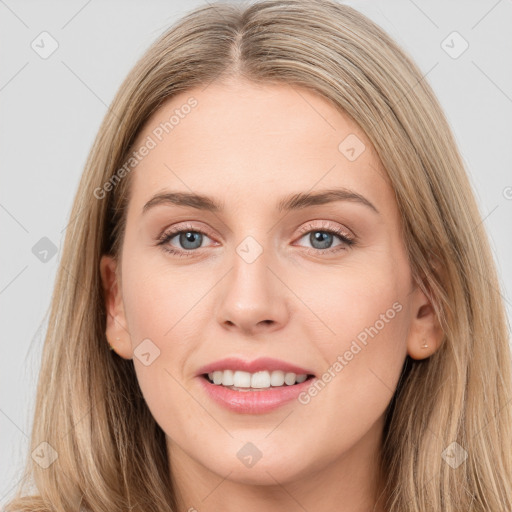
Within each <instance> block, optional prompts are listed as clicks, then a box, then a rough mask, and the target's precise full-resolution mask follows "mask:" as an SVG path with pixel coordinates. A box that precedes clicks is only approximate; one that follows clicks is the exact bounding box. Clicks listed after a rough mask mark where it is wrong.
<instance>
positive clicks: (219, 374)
mask: <svg viewBox="0 0 512 512" xmlns="http://www.w3.org/2000/svg"><path fill="white" fill-rule="evenodd" d="M307 377H308V376H307V375H306V374H305V373H302V374H299V375H297V374H295V373H293V372H283V371H281V370H275V371H273V372H269V371H267V370H263V371H260V372H255V373H249V372H243V371H239V370H236V371H233V370H216V371H214V372H210V373H209V374H208V378H209V379H210V381H212V382H213V383H214V384H217V385H222V386H227V387H229V386H233V387H235V388H254V389H265V388H270V387H279V386H283V385H284V384H286V385H287V386H292V385H293V384H295V383H297V384H300V383H301V382H304V381H305V380H306V379H307Z"/></svg>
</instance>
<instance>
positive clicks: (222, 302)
mask: <svg viewBox="0 0 512 512" xmlns="http://www.w3.org/2000/svg"><path fill="white" fill-rule="evenodd" d="M269 263H270V261H269V259H268V258H267V255H266V253H265V251H264V252H263V253H262V254H261V255H260V256H259V257H258V258H257V259H256V260H255V261H252V262H247V261H246V260H244V258H243V257H240V256H239V255H238V254H234V257H233V267H232V268H231V270H230V272H228V274H227V276H226V277H225V279H223V280H222V281H223V282H222V284H221V283H219V284H221V288H220V295H219V296H218V299H219V307H218V310H217V319H218V322H219V324H220V325H221V326H222V327H223V328H224V329H226V330H229V331H236V330H238V331H239V332H240V333H242V334H244V335H257V334H266V333H270V332H274V331H276V330H279V329H281V328H283V326H284V325H286V323H287V321H288V317H289V307H288V303H287V301H288V298H287V293H286V292H287V288H286V286H285V285H284V284H283V282H282V281H281V280H280V279H278V278H277V277H276V273H277V272H275V270H274V269H272V268H270V267H269Z"/></svg>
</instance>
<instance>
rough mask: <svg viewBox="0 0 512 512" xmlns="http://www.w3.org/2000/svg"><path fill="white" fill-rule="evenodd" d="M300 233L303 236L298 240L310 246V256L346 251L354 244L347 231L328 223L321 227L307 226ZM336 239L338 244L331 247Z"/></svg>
mask: <svg viewBox="0 0 512 512" xmlns="http://www.w3.org/2000/svg"><path fill="white" fill-rule="evenodd" d="M301 233H305V234H304V235H303V236H301V238H300V240H302V239H306V240H307V241H308V242H309V243H310V244H311V246H312V247H311V248H310V249H309V251H308V252H310V253H312V254H321V253H333V252H338V251H340V250H346V249H347V248H349V247H351V246H353V245H354V244H355V243H356V242H355V237H353V236H352V235H350V234H349V232H348V230H344V229H343V228H341V227H340V226H337V225H332V224H330V223H326V224H323V225H321V226H315V225H313V224H309V225H307V226H305V227H304V228H302V229H301ZM336 238H337V239H338V240H339V241H340V243H339V244H338V245H333V244H334V243H335V242H336Z"/></svg>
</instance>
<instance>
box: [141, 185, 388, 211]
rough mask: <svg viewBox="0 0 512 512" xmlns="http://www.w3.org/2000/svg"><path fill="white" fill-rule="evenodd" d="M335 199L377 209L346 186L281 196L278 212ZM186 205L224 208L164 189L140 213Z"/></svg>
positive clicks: (205, 198) (204, 198) (209, 199)
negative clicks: (170, 206) (159, 206)
mask: <svg viewBox="0 0 512 512" xmlns="http://www.w3.org/2000/svg"><path fill="white" fill-rule="evenodd" d="M336 201H352V202H356V203H359V204H362V205H364V206H367V207H368V208H370V209H371V210H373V211H374V212H375V213H377V214H379V210H377V208H376V207H375V206H374V205H373V204H372V203H371V202H370V201H369V200H368V199H366V197H364V196H362V195H361V194H358V193H357V192H354V191H353V190H349V189H347V188H335V189H327V190H320V191H318V192H314V193H309V192H300V193H296V194H291V195H289V196H286V197H285V198H283V199H282V200H281V201H279V203H278V204H277V210H278V211H279V212H283V211H287V212H288V211H291V210H301V209H304V208H308V207H310V206H317V205H322V204H329V203H333V202H336ZM162 204H163V205H175V206H188V207H190V208H196V209H197V210H205V211H209V212H213V213H218V212H221V211H222V210H223V209H224V205H223V203H220V202H218V201H216V200H215V199H213V198H212V197H209V196H205V195H201V194H195V193H190V192H173V191H165V192H161V193H158V194H156V195H154V196H153V197H152V198H151V199H150V200H149V201H148V202H147V203H146V204H145V205H144V207H143V209H142V213H143V214H144V213H146V212H147V211H148V210H149V209H151V208H153V207H155V206H157V205H162Z"/></svg>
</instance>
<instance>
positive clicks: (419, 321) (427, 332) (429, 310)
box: [407, 285, 444, 359]
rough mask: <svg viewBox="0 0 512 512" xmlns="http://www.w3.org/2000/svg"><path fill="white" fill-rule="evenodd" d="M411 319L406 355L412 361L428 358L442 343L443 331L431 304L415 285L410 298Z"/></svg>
mask: <svg viewBox="0 0 512 512" xmlns="http://www.w3.org/2000/svg"><path fill="white" fill-rule="evenodd" d="M411 304H412V314H413V319H412V321H411V325H410V327H409V333H408V336H407V353H408V354H409V356H410V357H412V358H413V359H426V358H427V357H430V356H431V355H432V354H433V353H434V352H435V351H436V350H437V349H438V348H439V347H440V346H441V343H442V341H443V336H444V333H443V330H442V328H441V325H440V323H439V320H438V318H437V315H436V312H435V310H434V307H433V306H432V302H431V301H430V300H429V298H428V297H427V296H426V294H425V293H424V292H423V291H422V290H421V288H420V287H419V286H418V285H416V287H415V288H414V290H413V291H412V296H411Z"/></svg>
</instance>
